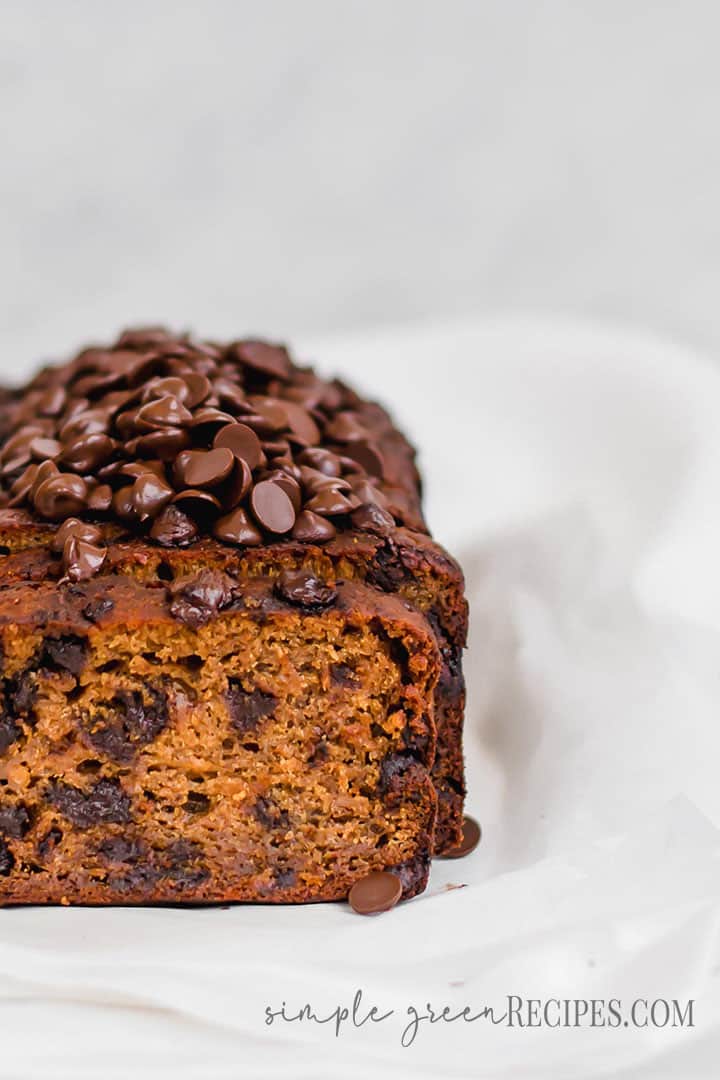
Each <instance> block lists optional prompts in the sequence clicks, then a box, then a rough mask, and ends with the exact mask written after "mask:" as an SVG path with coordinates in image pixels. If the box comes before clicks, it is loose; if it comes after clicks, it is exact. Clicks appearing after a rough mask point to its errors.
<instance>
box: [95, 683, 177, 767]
mask: <svg viewBox="0 0 720 1080" xmlns="http://www.w3.org/2000/svg"><path fill="white" fill-rule="evenodd" d="M168 721H169V716H168V707H167V695H166V694H165V692H164V691H163V690H160V689H158V688H157V687H153V686H147V687H146V688H145V691H144V693H141V692H140V691H139V690H120V691H118V693H117V694H115V696H114V697H113V698H112V699H111V700H110V701H109V702H108V703H107V705H105V706H102V705H101V706H95V707H94V708H93V709H92V710H90V711H89V712H88V714H87V715H85V716H83V718H82V721H81V726H82V728H83V731H84V733H85V736H86V738H87V740H88V741H89V743H90V745H91V746H93V747H94V748H95V749H96V750H100V751H102V753H104V754H107V755H108V757H111V758H112V759H113V760H114V761H119V762H121V763H123V764H125V763H127V762H129V761H131V760H132V759H133V757H134V755H135V753H136V751H137V750H138V748H139V747H141V746H146V745H147V744H148V743H150V742H152V741H153V739H156V738H157V737H158V735H160V734H161V732H163V731H164V730H165V728H166V727H167V725H168Z"/></svg>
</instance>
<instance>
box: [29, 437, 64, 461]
mask: <svg viewBox="0 0 720 1080" xmlns="http://www.w3.org/2000/svg"><path fill="white" fill-rule="evenodd" d="M29 449H30V453H31V454H32V456H33V457H34V458H35V459H36V460H37V461H43V460H44V459H45V458H56V457H57V456H58V454H59V453H60V451H61V450H62V443H59V442H58V440H57V439H44V438H43V437H42V436H41V435H38V436H36V438H34V439H33V440H32V442H31V443H30V447H29Z"/></svg>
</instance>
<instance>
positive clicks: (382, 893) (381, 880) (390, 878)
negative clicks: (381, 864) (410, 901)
mask: <svg viewBox="0 0 720 1080" xmlns="http://www.w3.org/2000/svg"><path fill="white" fill-rule="evenodd" d="M401 896H402V884H401V883H400V879H399V878H398V877H396V876H395V874H390V873H388V872H387V871H386V870H374V871H373V872H372V873H371V874H368V875H367V877H364V878H362V879H361V880H360V881H356V882H355V884H354V885H353V887H352V889H351V890H350V895H349V896H348V903H349V904H350V907H351V908H352V909H353V911H355V912H357V914H358V915H378V914H380V912H383V911H390V909H391V908H394V907H395V905H396V904H397V902H398V900H399V899H400V897H401Z"/></svg>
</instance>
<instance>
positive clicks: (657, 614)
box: [0, 320, 720, 1080]
mask: <svg viewBox="0 0 720 1080" xmlns="http://www.w3.org/2000/svg"><path fill="white" fill-rule="evenodd" d="M305 355H306V356H307V357H308V359H313V360H317V361H318V362H319V363H320V364H321V366H322V367H323V368H325V369H326V370H328V371H334V370H340V371H342V372H343V373H344V374H346V375H347V376H348V377H350V378H352V379H353V380H354V381H355V382H356V383H359V384H360V385H363V386H365V387H366V388H368V389H370V390H371V391H372V392H373V393H375V394H376V396H380V397H382V398H383V399H384V400H386V401H387V402H388V403H390V404H391V405H393V406H394V407H395V411H396V413H397V414H398V419H399V420H400V421H401V422H402V423H403V424H404V426H405V427H407V428H408V429H409V430H410V432H411V433H412V434H413V436H414V437H415V439H416V441H417V442H418V444H419V445H420V447H421V450H422V457H423V465H424V471H425V473H426V476H427V481H428V492H429V499H428V506H429V511H430V517H431V522H432V524H433V526H434V528H435V531H436V534H437V535H438V538H439V539H441V540H443V541H444V542H446V543H447V544H448V546H449V547H451V549H452V550H453V551H454V552H455V553H456V554H458V555H459V556H460V558H461V560H462V562H463V564H464V566H465V569H466V571H467V578H468V591H469V595H470V600H471V605H472V637H471V646H470V650H469V653H468V657H467V673H468V683H469V690H470V698H469V710H468V717H467V756H468V775H469V782H470V798H469V803H468V809H469V810H470V811H471V812H472V813H473V814H475V815H476V816H477V817H478V818H479V819H480V820H481V821H482V822H483V825H484V829H485V836H484V841H483V844H482V846H481V847H480V848H479V849H478V851H477V852H476V853H475V854H474V855H473V856H472V857H471V858H469V859H466V860H463V861H459V862H437V863H436V864H435V866H434V868H433V873H432V878H431V885H430V888H429V890H428V892H427V893H426V894H425V895H424V896H422V897H420V898H418V899H417V900H415V901H413V902H411V903H409V904H406V905H403V906H401V907H400V908H398V909H396V910H395V911H393V912H392V913H390V914H388V915H386V916H384V917H382V918H378V919H361V918H358V917H356V916H353V915H352V914H351V913H350V912H349V910H348V909H347V908H346V907H345V906H344V905H324V906H312V907H304V908H303V907H298V908H279V909H273V908H263V907H259V906H252V907H236V908H231V909H226V910H222V909H208V910H178V909H169V910H163V909H150V910H142V909H132V910H117V909H115V910H108V911H102V910H82V909H73V910H56V909H49V910H41V909H17V910H6V911H3V912H1V913H0V972H1V973H2V980H1V981H0V1031H1V1038H0V1076H2V1077H3V1078H5V1077H8V1078H15V1077H17V1078H25V1077H28V1078H29V1077H33V1078H34V1077H48V1076H52V1077H58V1078H65V1077H68V1078H71V1077H72V1078H73V1080H75V1078H81V1077H93V1078H94V1077H98V1076H103V1077H108V1078H114V1077H128V1076H134V1077H145V1076H148V1077H149V1076H154V1077H166V1076H167V1077H171V1076H172V1077H219V1078H220V1077H223V1078H224V1077H240V1076H248V1077H292V1078H295V1077H308V1078H323V1077H333V1078H335V1077H344V1076H347V1077H353V1078H354V1077H366V1076H368V1075H371V1074H374V1075H375V1076H385V1075H388V1076H391V1075H392V1076H394V1077H404V1076H408V1077H410V1076H415V1077H417V1076H427V1077H433V1078H435V1077H439V1078H443V1077H448V1078H453V1077H488V1078H501V1077H517V1078H523V1080H525V1078H533V1080H534V1078H541V1077H542V1078H545V1077H547V1078H551V1077H552V1078H553V1080H556V1078H565V1077H567V1078H573V1080H577V1078H578V1077H583V1078H584V1077H596V1076H597V1077H600V1076H615V1077H638V1078H641V1077H647V1078H653V1080H658V1078H662V1077H671V1076H672V1077H675V1076H678V1077H701V1076H703V1077H704V1076H708V1077H709V1076H714V1075H716V1067H717V1061H718V1060H720V980H719V978H718V976H719V975H720V947H719V946H718V934H717V926H718V916H719V914H720V858H719V855H720V834H719V832H718V828H719V827H720V785H719V784H718V781H717V773H718V763H719V761H720V573H719V572H718V565H717V564H718V554H717V553H718V552H719V551H720V511H719V510H718V506H719V505H720V498H719V496H720V433H719V430H720V425H718V423H717V417H718V416H719V415H720V374H719V373H718V372H717V371H716V370H715V369H714V368H713V367H712V365H710V364H708V363H706V362H704V361H703V360H702V359H701V358H698V357H696V356H694V355H692V354H691V353H689V352H688V351H687V350H683V349H680V348H678V347H674V346H669V345H667V344H664V343H662V342H658V341H654V340H652V339H647V338H644V337H639V336H637V335H630V334H624V333H617V332H610V331H607V330H602V329H600V328H596V327H587V326H568V325H557V324H551V323H538V322H523V321H517V320H515V321H512V322H511V321H509V320H504V321H498V322H495V323H484V324H482V325H466V326H454V327H434V328H433V327H430V328H427V329H425V330H423V331H418V330H414V331H403V330H398V331H393V332H384V333H382V334H378V335H376V336H368V337H366V338H364V339H357V340H354V341H346V340H345V341H343V340H339V341H325V342H309V343H306V349H305ZM457 886H463V887H462V888H458V887H457ZM358 991H361V994H362V997H361V1005H360V1009H359V1013H358V1014H357V1016H356V1019H362V1018H363V1017H364V1016H365V1015H366V1014H367V1013H368V1012H369V1010H370V1009H371V1008H372V1007H373V1006H375V1007H376V1008H377V1010H378V1015H379V1014H390V1015H389V1016H388V1017H387V1019H385V1020H383V1021H382V1022H373V1021H371V1020H370V1021H368V1022H367V1023H365V1024H364V1025H363V1026H362V1027H355V1026H354V1025H353V1023H352V1018H351V1017H349V1018H348V1019H347V1020H341V1021H340V1023H339V1034H336V1030H337V1021H336V1020H333V1019H331V1020H330V1021H329V1022H328V1023H327V1024H322V1025H321V1024H317V1023H312V1022H307V1021H305V1022H301V1021H294V1022H286V1021H283V1020H282V1019H280V1018H276V1019H275V1020H274V1022H273V1023H272V1025H268V1024H267V1023H266V1008H270V1010H271V1011H272V1012H274V1013H277V1012H279V1011H280V1010H281V1008H283V1003H285V1006H284V1008H285V1014H286V1015H287V1016H294V1015H297V1013H298V1012H299V1011H300V1009H301V1008H302V1007H303V1006H304V1005H305V1004H310V1005H311V1006H312V1008H313V1010H314V1012H315V1014H316V1015H317V1016H318V1017H321V1018H325V1017H331V1018H332V1017H333V1015H334V1014H335V1010H337V1009H340V1010H342V1009H348V1010H351V1007H352V1002H353V998H354V997H355V995H356V993H357V992H358ZM508 995H518V996H521V997H524V998H557V999H565V998H567V999H576V998H578V999H593V998H595V999H619V1000H621V1001H622V1002H623V1004H624V1005H625V1004H626V1005H627V1006H628V1007H629V1005H630V1004H631V1003H632V1001H633V1000H634V999H636V998H643V999H647V1000H649V1001H652V1000H654V999H656V998H663V999H669V1000H672V999H678V1000H682V1001H684V1000H685V999H687V998H693V999H695V1002H696V1004H695V1007H694V1020H695V1026H694V1027H693V1028H692V1029H690V1028H672V1027H670V1026H668V1027H666V1028H663V1029H652V1028H637V1027H634V1026H629V1027H627V1028H625V1027H622V1026H621V1027H620V1028H617V1029H608V1028H607V1027H605V1028H599V1027H595V1028H592V1027H589V1026H580V1027H577V1028H571V1029H564V1028H563V1029H550V1028H538V1029H529V1028H522V1029H521V1028H518V1027H517V1026H516V1025H515V1026H512V1027H509V1026H508V1025H507V1024H503V1023H498V1024H496V1025H495V1024H493V1023H491V1022H490V1021H488V1020H487V1019H486V1020H482V1019H481V1020H478V1021H474V1022H472V1023H467V1022H465V1021H464V1020H460V1021H458V1022H455V1023H453V1024H449V1023H447V1022H445V1021H442V1020H441V1021H439V1022H437V1023H430V1021H429V1020H428V1019H425V1020H422V1021H419V1022H418V1024H417V1031H416V1034H415V1038H414V1040H413V1041H412V1044H411V1045H410V1046H403V1045H402V1039H403V1033H404V1032H405V1041H408V1032H407V1028H408V1024H409V1023H411V1021H412V1020H413V1017H414V1014H413V1012H412V1010H413V1009H415V1010H416V1011H417V1015H418V1016H427V1015H428V1005H430V1006H431V1007H432V1011H433V1013H434V1015H435V1016H437V1015H438V1014H439V1013H440V1012H441V1011H442V1009H443V1008H444V1007H445V1006H449V1007H450V1010H451V1013H452V1014H456V1013H458V1012H460V1011H461V1010H462V1009H463V1008H465V1007H466V1006H467V1007H469V1009H470V1012H471V1013H472V1014H477V1013H479V1012H481V1011H482V1010H483V1009H484V1008H485V1007H491V1008H492V1009H494V1011H495V1015H496V1016H497V1017H500V1016H501V1015H502V1014H503V1013H504V1012H505V1011H506V1008H507V998H508ZM408 1010H410V1011H408ZM337 1015H340V1016H342V1013H340V1014H337Z"/></svg>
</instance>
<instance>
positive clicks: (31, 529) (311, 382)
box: [0, 329, 467, 904]
mask: <svg viewBox="0 0 720 1080" xmlns="http://www.w3.org/2000/svg"><path fill="white" fill-rule="evenodd" d="M0 439H1V440H2V441H1V442H0V545H1V547H0V551H1V552H2V554H0V643H1V646H2V672H1V679H0V703H1V705H2V709H1V712H0V903H6V904H7V903H92V904H110V903H165V902H175V901H180V902H220V901H232V900H250V901H253V900H254V901H262V902H279V903H283V902H288V903H289V902H307V901H313V900H332V899H340V898H343V897H346V896H347V895H348V892H349V891H350V889H351V888H352V886H353V884H355V883H356V882H357V881H358V880H360V879H361V878H362V877H363V876H364V875H366V874H368V873H371V872H373V871H377V870H390V871H392V872H393V873H394V874H396V875H397V876H398V877H399V878H400V881H401V884H402V888H403V895H404V896H406V897H407V896H412V895H414V894H415V893H417V892H419V891H421V890H422V889H423V888H424V886H425V882H426V879H427V873H428V867H429V861H430V858H431V856H432V855H433V854H434V853H435V854H437V853H442V852H445V851H448V850H450V849H452V848H453V847H455V846H456V845H457V844H458V842H459V839H460V835H461V824H462V805H463V797H464V781H463V761H462V719H463V709H464V684H463V677H462V650H463V648H464V645H465V636H466V629H467V608H466V604H465V600H464V593H463V579H462V574H461V572H460V570H459V568H458V566H457V564H456V563H455V562H454V561H453V560H452V559H451V558H450V556H449V555H447V553H446V552H445V551H443V549H442V548H440V547H439V546H438V545H437V544H436V543H435V542H434V541H433V540H432V539H431V538H430V536H429V535H428V532H427V528H426V525H425V522H424V519H423V517H422V511H421V504H420V483H419V478H418V474H417V471H416V468H415V463H414V453H413V451H412V449H411V447H410V446H409V444H408V443H407V441H406V440H405V438H404V437H403V436H402V435H401V434H400V433H399V432H398V431H397V430H396V429H395V427H394V425H393V424H392V422H391V420H390V418H389V417H388V415H387V413H386V412H385V411H384V410H383V409H382V408H381V407H380V406H378V405H376V404H374V403H370V402H366V401H364V400H362V399H361V398H360V397H358V396H357V395H356V394H355V393H354V392H353V391H352V390H351V389H349V388H348V387H347V386H345V385H344V384H343V383H341V382H339V381H336V380H333V381H325V380H322V379H320V378H319V377H318V376H316V375H315V374H314V373H313V372H312V371H311V370H310V369H307V368H301V367H298V366H297V365H295V364H294V363H293V362H292V361H291V359H290V357H289V355H288V353H287V351H286V350H285V349H284V348H283V347H282V346H276V345H270V344H267V343H265V342H257V341H240V342H234V343H232V344H230V345H228V346H221V345H217V344H215V343H206V342H197V341H194V340H192V339H190V338H189V337H185V336H174V335H172V334H170V333H168V332H166V331H164V330H157V329H151V330H140V331H129V332H126V333H124V334H122V335H121V336H120V338H119V339H118V341H117V342H116V343H115V344H114V345H113V346H112V347H109V348H104V347H103V348H101V347H92V348H88V349H85V350H83V351H82V352H81V353H79V354H78V355H77V356H76V357H75V358H74V359H72V360H71V361H70V362H69V363H67V364H64V365H60V366H57V367H49V368H46V369H44V370H43V371H41V372H40V373H39V374H38V375H37V376H36V377H35V378H34V379H33V381H32V382H31V383H30V384H29V385H27V386H25V387H23V388H21V389H18V390H6V391H5V392H4V393H3V394H2V395H1V396H0Z"/></svg>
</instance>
